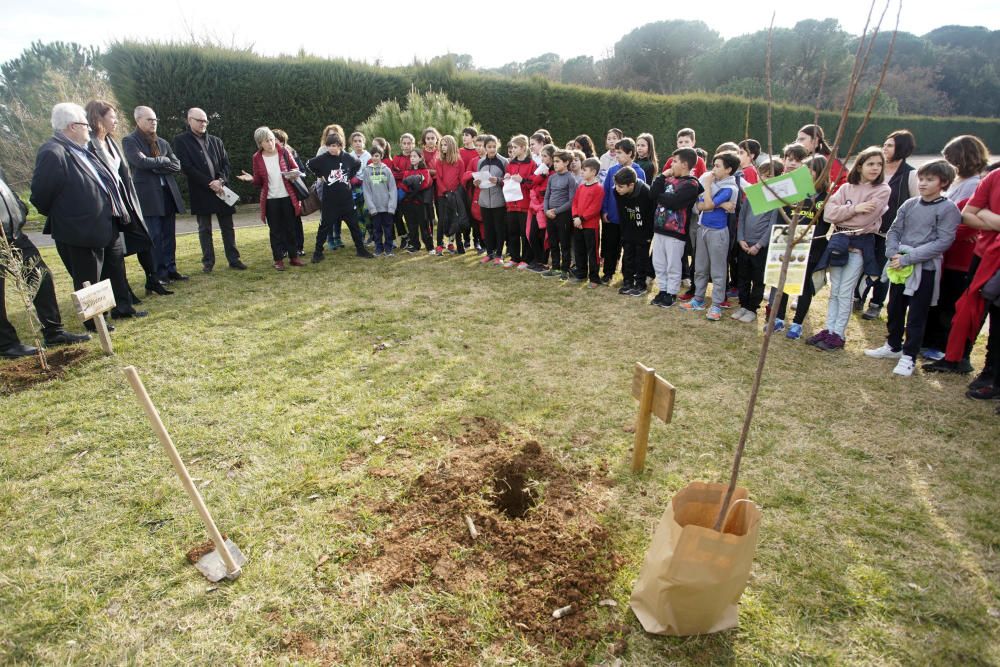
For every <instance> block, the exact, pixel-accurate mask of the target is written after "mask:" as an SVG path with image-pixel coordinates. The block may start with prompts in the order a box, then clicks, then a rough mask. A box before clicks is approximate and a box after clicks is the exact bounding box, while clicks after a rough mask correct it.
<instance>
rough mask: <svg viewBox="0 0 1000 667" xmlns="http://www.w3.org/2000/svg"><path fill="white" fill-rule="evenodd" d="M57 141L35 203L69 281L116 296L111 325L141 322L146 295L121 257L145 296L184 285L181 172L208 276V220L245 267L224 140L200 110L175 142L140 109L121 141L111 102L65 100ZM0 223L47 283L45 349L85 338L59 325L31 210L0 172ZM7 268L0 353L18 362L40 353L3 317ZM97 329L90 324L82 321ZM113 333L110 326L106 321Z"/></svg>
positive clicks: (39, 165) (235, 262) (42, 315)
mask: <svg viewBox="0 0 1000 667" xmlns="http://www.w3.org/2000/svg"><path fill="white" fill-rule="evenodd" d="M51 122H52V130H53V136H52V138H51V139H49V140H48V141H46V142H45V144H43V145H42V147H41V148H40V149H39V151H38V155H37V158H36V160H35V170H34V174H33V177H32V180H31V196H30V200H31V203H32V204H33V205H34V206H35V208H37V209H38V211H39V213H41V214H42V215H44V216H45V218H46V222H45V228H44V230H43V231H44V233H45V234H50V235H51V236H52V239H53V241H54V242H55V246H56V251H57V252H58V254H59V258H60V259H61V260H62V262H63V264H64V265H65V267H66V271H67V272H68V273H69V275H70V277H71V278H72V280H73V287H74V289H77V290H79V289H81V288H82V287H84V283H88V282H89V283H90V284H96V283H97V282H99V281H101V280H108V281H110V283H111V288H112V291H113V293H114V297H115V307H114V309H113V310H112V311H111V317H112V319H130V318H138V317H144V316H145V315H147V312H146V311H143V310H138V309H136V306H137V305H139V304H140V303H141V299H140V298H139V297H138V296H137V295H136V294H135V293H134V292H133V291H132V289H131V287H130V286H129V282H128V277H127V275H126V269H125V257H126V256H128V255H135V256H136V259H137V260H138V262H139V265H140V266H141V267H142V270H143V271H144V272H145V276H146V285H145V288H146V295H147V296H148V295H151V294H158V295H162V296H166V295H170V294H173V291H171V290H170V289H168V287H169V286H170V285H171V284H172V283H176V282H179V281H184V280H187V279H188V277H187V276H185V275H183V274H181V273H180V272H179V271H178V270H177V263H176V256H175V255H176V240H175V233H176V216H177V214H178V213H184V211H185V208H184V200H183V198H182V197H181V191H180V188H179V187H178V185H177V180H176V175H177V174H178V173H180V172H184V174H185V176H186V177H187V181H188V190H189V195H190V201H191V212H192V213H193V214H194V215H195V216H196V218H197V220H198V236H199V239H200V241H201V248H202V270H203V271H204V272H206V273H209V272H211V271H212V269H213V267H214V266H215V249H214V244H213V241H212V216H213V215H214V216H216V217H217V218H218V222H219V228H220V230H221V232H222V242H223V248H224V252H225V256H226V260H227V261H228V263H229V266H230V267H231V268H233V269H237V270H243V269H246V268H247V267H246V265H245V264H244V263H243V262H242V261H241V260H240V253H239V250H238V249H237V248H236V233H235V231H234V229H233V214H234V213H235V208H234V207H233V206H232V205H230V204H229V203H227V201H226V198H225V196H226V189H225V186H226V183H227V182H228V180H229V176H230V173H229V172H230V165H229V157H228V155H227V153H226V150H225V147H224V146H223V144H222V140H221V139H219V138H218V137H214V136H211V135H209V134H208V132H207V129H208V123H209V119H208V116H207V115H206V114H205V112H204V111H203V110H202V109H197V108H193V109H190V110H189V111H188V114H187V125H188V129H187V130H186V131H185V132H183V133H182V134H180V135H178V136H177V137H176V138H175V139H174V142H173V146H171V144H170V143H169V142H167V141H166V140H165V139H163V138H161V137H160V136H158V134H157V128H158V124H159V121H158V119H157V117H156V113H155V112H154V111H153V109H151V108H149V107H146V106H141V107H137V108H136V109H135V125H136V129H135V131H134V132H132V133H131V134H129V135H128V136H126V137H125V138H124V139H122V141H121V145H119V144H118V143H117V142H116V141H115V139H114V138H113V135H114V132H115V130H116V128H117V126H118V116H117V112H116V111H115V108H114V106H113V105H111V104H109V103H107V102H103V101H100V100H94V101H91V102H89V103H88V104H87V105H86V107H81V106H80V105H78V104H73V103H68V102H65V103H60V104H57V105H55V106H54V107H53V109H52V117H51ZM0 201H2V206H0V221H2V223H3V225H2V228H3V234H4V236H5V237H6V238H7V240H8V241H9V242H10V243H11V245H12V246H14V247H15V248H17V249H19V250H20V252H21V255H22V257H23V258H24V261H25V262H31V261H35V262H37V265H36V266H37V267H38V270H40V271H41V274H42V279H41V283H40V287H39V289H38V291H37V293H36V295H35V297H34V304H35V310H36V314H37V316H38V319H39V321H40V322H41V326H42V335H43V339H44V344H45V346H46V347H49V346H54V345H62V344H70V343H78V342H82V341H86V340H89V339H90V336H89V335H88V334H77V333H72V332H68V331H66V330H65V328H64V327H63V325H62V321H61V318H60V315H59V307H58V302H57V300H56V293H55V288H54V286H53V283H52V277H51V274H50V272H49V271H48V270H47V267H46V266H45V264H44V262H42V260H41V257H40V256H39V254H38V249H37V248H36V247H35V246H34V244H33V243H32V242H31V240H30V239H29V238H28V236H27V235H26V234H25V233H24V230H23V228H24V225H25V222H26V218H27V207H26V206H25V204H24V203H23V202H22V201H21V200H20V199H19V198H18V197H17V196H16V195H15V194H14V192H12V190H11V188H10V187H9V186H8V185H7V183H6V181H5V180H4V178H3V174H2V172H0ZM3 273H5V271H0V356H3V357H6V358H16V357H23V356H29V355H32V354H35V353H37V349H36V348H35V347H33V346H31V345H26V344H24V343H22V342H21V341H20V340H19V338H18V336H17V332H16V331H15V330H14V328H13V327H12V326H11V324H10V322H9V320H8V319H7V313H6V308H5V300H4V289H5V281H4V278H3V275H2V274H3ZM85 325H86V328H87V329H88V330H90V331H93V330H94V328H95V325H94V323H93V322H92V321H87V322H86V323H85ZM108 327H109V329H114V326H113V325H111V324H110V323H109V325H108Z"/></svg>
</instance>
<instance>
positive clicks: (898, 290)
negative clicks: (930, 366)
mask: <svg viewBox="0 0 1000 667" xmlns="http://www.w3.org/2000/svg"><path fill="white" fill-rule="evenodd" d="M917 179H918V183H919V186H918V189H919V191H920V196H919V197H913V198H912V199H907V200H906V201H905V202H903V205H902V206H900V207H899V210H898V211H897V212H896V219H895V221H893V223H892V227H890V228H889V231H888V232H886V235H885V256H886V258H887V259H888V260H889V263H888V264H887V265H886V267H887V268H886V269H885V270H884V273H883V280H886V279H887V278H886V274H887V273H888V269H889V268H892V269H896V270H902V269H906V267H909V266H912V267H913V272H912V273H911V274H910V275H909V277H907V278H906V279H905V281H904V282H902V283H897V282H892V283H891V284H890V285H889V309H888V310H889V313H888V314H889V322H888V324H887V328H888V336H886V340H885V344H884V345H883V346H882V347H880V348H876V349H874V350H865V355H866V356H869V357H875V358H896V359H899V363H897V365H896V368H894V369H893V373H895V374H896V375H903V376H909V375H911V374H912V373H913V367H914V360H915V359H916V358H917V354H918V353H919V352H920V345H921V343H922V342H923V338H924V328H925V327H926V325H927V313H928V311H929V310H930V308H931V306H933V305H935V304H936V303H937V297H938V290H939V287H940V280H941V266H942V257H943V256H944V253H945V251H947V250H948V248H950V247H951V244H952V242H954V240H955V230H956V229H957V228H958V225H959V223H960V222H961V221H962V214H961V212H959V210H958V207H957V206H955V203H954V202H952V201H951V200H950V199H948V198H947V197H944V196H942V194H941V192H942V191H943V190H946V189H947V188H948V186H949V185H950V184H951V182H952V181H953V180H954V179H955V170H954V168H953V167H952V166H951V165H949V164H948V163H947V162H945V161H944V160H935V161H934V162H928V163H927V164H925V165H923V166H922V167H920V169H918V170H917ZM904 334H905V337H906V340H905V341H904V340H903V337H904Z"/></svg>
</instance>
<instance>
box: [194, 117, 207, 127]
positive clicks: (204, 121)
mask: <svg viewBox="0 0 1000 667" xmlns="http://www.w3.org/2000/svg"><path fill="white" fill-rule="evenodd" d="M191 120H193V121H194V122H196V123H204V124H205V125H208V119H207V118H192V119H191Z"/></svg>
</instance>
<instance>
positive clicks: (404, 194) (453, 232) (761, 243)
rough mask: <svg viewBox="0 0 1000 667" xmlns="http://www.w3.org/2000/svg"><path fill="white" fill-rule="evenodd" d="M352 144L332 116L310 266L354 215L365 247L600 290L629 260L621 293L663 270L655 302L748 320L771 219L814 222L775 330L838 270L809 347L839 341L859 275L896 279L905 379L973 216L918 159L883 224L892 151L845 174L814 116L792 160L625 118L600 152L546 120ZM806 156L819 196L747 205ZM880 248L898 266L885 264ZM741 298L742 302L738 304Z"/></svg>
mask: <svg viewBox="0 0 1000 667" xmlns="http://www.w3.org/2000/svg"><path fill="white" fill-rule="evenodd" d="M349 142H350V148H349V149H348V148H347V147H346V146H345V143H346V142H345V140H344V134H343V131H342V129H341V128H340V127H339V126H336V125H331V126H328V127H327V128H326V129H324V133H323V145H322V146H321V147H320V150H319V152H318V154H317V157H315V158H313V159H312V160H310V161H309V162H308V167H309V169H310V171H312V172H313V173H315V174H317V176H318V183H320V184H321V192H320V194H321V198H322V219H321V224H320V229H319V231H318V234H317V240H316V249H315V251H314V254H313V261H314V262H316V261H320V260H321V259H322V258H323V242H324V241H326V242H327V244H328V247H331V248H338V247H340V246H342V243H340V227H341V222H342V221H343V222H347V225H348V228H349V229H350V232H351V235H352V238H353V240H354V244H355V248H356V251H357V253H358V255H359V256H362V257H377V256H392V255H393V254H394V253H395V252H396V251H397V245H396V239H399V240H400V241H399V242H400V244H401V248H402V249H403V250H405V251H407V252H410V253H416V252H420V251H421V244H423V246H424V249H425V250H426V251H427V252H428V253H430V254H432V255H445V254H464V253H465V252H466V251H467V250H470V251H471V250H473V249H474V250H475V252H477V253H479V254H481V255H482V258H481V259H480V262H481V263H482V264H484V265H494V266H500V267H507V268H516V269H521V270H526V271H532V272H535V273H539V274H541V275H542V276H543V277H550V278H551V277H555V278H559V279H561V280H568V281H573V282H579V283H586V286H587V288H590V289H596V288H598V287H600V286H601V285H602V284H608V283H610V282H611V281H612V279H613V277H614V275H615V274H616V272H617V270H618V261H619V258H620V259H621V273H622V284H621V288H620V289H619V290H618V293H619V294H622V295H627V296H642V295H645V294H646V293H647V292H648V291H649V289H650V285H649V281H651V280H654V279H655V281H656V283H657V287H658V293H657V294H656V295H655V297H654V298H653V299H652V301H651V304H652V305H655V306H659V307H662V308H669V307H671V306H673V305H674V304H676V303H679V304H680V307H681V308H682V309H684V310H686V311H691V312H698V311H705V315H706V317H707V318H708V319H709V320H712V321H718V320H720V319H722V316H723V312H724V311H725V310H726V309H731V310H732V312H731V318H732V319H734V320H736V321H738V322H742V323H753V322H755V321H756V320H757V317H758V311H759V310H760V308H761V305H762V304H763V302H764V297H765V284H764V275H765V266H766V258H767V247H768V244H769V242H770V239H771V235H772V228H773V226H774V225H775V224H781V223H783V222H784V221H785V219H786V218H789V217H791V216H797V218H798V220H799V224H800V226H809V225H811V226H812V227H813V231H814V240H813V242H812V244H811V246H810V250H809V254H808V264H807V275H808V277H807V279H806V281H805V284H804V285H803V290H802V294H801V295H800V296H799V297H798V299H797V308H796V316H795V320H794V322H791V323H789V325H788V327H787V328H786V326H785V315H786V310H787V307H788V298H787V295H780V296H776V295H774V294H773V290H772V294H771V295H770V299H769V303H768V304H767V305H766V306H765V308H770V307H775V308H778V313H777V319H776V324H775V329H776V330H778V331H785V335H786V337H787V338H790V339H797V338H799V337H801V335H802V322H803V320H804V317H805V315H806V313H807V312H808V309H809V306H810V302H811V299H812V296H813V295H815V293H816V289H818V288H819V287H821V286H822V283H823V282H825V281H826V280H828V281H829V284H830V297H829V304H828V310H827V315H826V322H825V326H824V327H823V328H822V329H821V330H820V331H819V332H817V333H816V334H815V335H813V336H812V337H810V338H809V339H808V340H807V341H806V342H807V343H808V344H810V345H814V346H815V347H817V348H818V349H821V350H836V349H840V348H843V347H844V344H845V330H846V325H847V322H848V320H849V317H850V314H851V311H852V308H853V307H854V305H855V290H856V288H858V286H859V283H861V282H862V281H863V280H868V281H872V282H877V281H888V282H889V283H890V288H889V307H888V317H889V322H888V336H887V339H886V343H885V344H884V345H883V346H881V347H880V348H877V349H874V350H868V351H867V352H866V354H867V355H868V356H870V357H877V358H893V359H897V364H896V367H895V369H894V372H895V373H896V374H898V375H910V374H911V373H912V372H913V368H914V365H915V360H916V358H917V355H918V353H919V350H920V346H921V342H922V338H923V329H924V326H925V323H926V319H927V312H928V310H929V308H930V307H931V304H932V303H933V302H934V301H935V296H936V292H937V289H938V285H939V282H940V276H941V257H942V255H943V254H944V253H945V251H947V250H948V249H949V247H950V246H951V245H952V242H953V240H954V238H955V234H956V229H957V228H958V227H959V223H960V222H961V220H962V215H961V213H960V212H959V209H958V207H957V206H956V204H955V202H954V201H952V200H951V199H949V198H948V197H946V196H944V194H943V193H945V192H946V191H947V190H948V188H949V186H950V185H951V183H952V182H953V181H954V180H955V170H954V168H953V167H952V166H951V165H950V164H949V163H948V162H947V161H946V160H936V161H933V162H930V163H928V164H926V165H924V166H922V167H921V168H920V169H919V170H917V178H918V181H919V194H917V195H916V196H913V197H912V198H909V199H907V200H905V201H901V202H897V204H896V205H897V207H898V213H897V214H896V216H895V221H894V222H893V223H892V224H891V225H890V226H888V229H887V231H886V229H885V228H883V227H882V218H883V216H884V215H885V214H886V211H887V208H888V201H889V198H890V188H889V186H888V185H887V184H886V183H885V182H884V180H885V167H886V157H885V155H884V154H883V149H882V148H880V147H871V148H868V149H865V150H863V151H861V153H860V154H859V155H858V156H857V159H856V160H855V162H854V163H853V166H852V167H851V168H850V169H847V167H846V166H845V165H844V164H843V163H842V162H840V161H839V160H837V159H836V158H835V157H833V156H831V155H830V149H829V147H828V146H827V145H826V142H825V140H824V136H823V131H822V128H820V127H819V126H816V125H807V126H805V127H803V128H802V129H801V130H800V132H799V133H798V136H797V138H796V141H795V142H793V143H792V144H789V145H788V146H786V147H785V148H784V150H783V151H782V154H781V156H780V157H779V156H772V157H768V156H765V159H763V160H762V159H761V146H760V144H759V142H757V141H755V140H753V139H746V140H744V141H742V142H739V143H738V144H737V143H728V142H727V143H724V144H722V145H720V146H719V147H718V148H717V149H716V151H715V152H714V154H713V155H712V156H711V158H710V161H709V160H708V159H707V158H708V155H707V154H705V153H704V152H703V151H700V149H697V148H696V147H695V133H694V130H691V129H689V128H685V129H682V130H680V131H679V132H678V133H677V147H676V149H675V150H674V151H673V152H672V153H671V155H670V157H669V158H668V159H667V160H666V162H665V163H664V164H663V167H662V168H660V167H659V163H658V159H657V155H656V148H655V141H654V138H653V137H652V135H650V134H641V135H639V137H638V139H635V140H633V139H631V138H629V137H626V136H625V135H624V133H623V132H621V131H620V130H618V129H615V128H613V129H611V130H609V131H608V133H607V135H606V147H607V151H606V152H605V153H604V154H603V155H600V156H597V155H596V154H595V150H594V143H593V141H592V140H591V139H590V138H589V137H588V136H586V135H580V136H578V137H576V138H574V139H573V140H572V141H570V142H568V143H567V144H566V145H565V148H557V147H556V146H555V145H554V142H553V140H552V137H551V136H550V134H549V133H548V132H547V131H546V130H538V131H536V132H535V133H534V134H532V135H531V136H530V137H529V136H527V135H523V134H519V135H516V136H514V137H512V138H511V139H510V141H509V142H508V143H507V146H506V148H507V151H506V155H501V154H500V141H499V140H498V139H497V137H496V136H494V135H490V134H481V133H479V132H478V131H477V130H476V129H474V128H471V127H470V128H465V129H464V130H463V132H462V135H461V146H459V141H458V140H456V138H455V137H453V136H451V135H445V136H441V135H440V133H438V131H437V130H436V129H434V128H427V129H426V130H425V131H424V132H423V133H422V135H421V137H420V140H419V147H418V141H417V139H416V137H414V136H413V135H411V134H404V135H402V136H401V137H400V139H399V152H398V153H397V154H396V155H392V153H391V146H390V144H389V143H388V141H386V140H385V139H384V138H375V139H374V140H373V141H372V142H371V146H370V147H367V148H366V138H365V137H364V135H362V134H361V133H359V132H355V133H354V134H352V135H351V136H350V138H349ZM802 166H805V167H807V168H808V169H809V170H810V172H811V176H812V179H813V181H814V184H815V186H816V193H815V194H813V195H811V196H810V197H809V198H808V199H806V201H804V202H801V203H799V204H796V205H794V206H789V207H786V208H785V209H778V210H772V211H768V212H763V213H759V214H758V213H755V212H754V211H753V210H752V208H751V206H750V205H749V203H748V201H747V199H746V195H745V193H744V188H745V187H746V186H748V185H752V184H755V183H757V182H759V180H760V179H762V178H770V177H773V176H777V175H779V174H781V173H783V172H787V171H792V170H795V169H797V168H799V167H802ZM911 194H912V193H911ZM359 213H360V216H359ZM435 221H436V225H435ZM435 228H436V238H435V237H434V231H435ZM880 235H882V237H884V243H883V242H882V238H879V237H880ZM365 236H367V237H368V241H369V242H373V243H374V251H375V252H374V254H372V253H370V252H368V250H367V249H366V247H365V244H366V240H365ZM876 238H878V243H876ZM883 246H884V254H885V260H887V261H885V260H883V261H881V262H880V261H879V258H878V256H877V251H878V252H883ZM883 264H885V268H884V270H883V268H882V266H883ZM685 281H687V282H688V289H687V290H686V291H682V285H683V283H684V282H685ZM710 283H711V285H712V289H711V292H710V293H709V291H708V286H709V284H710ZM709 294H710V295H711V302H710V304H709V300H708V295H709ZM730 299H738V307H735V308H734V305H737V304H734V303H732V302H731V301H730ZM793 307H795V306H793Z"/></svg>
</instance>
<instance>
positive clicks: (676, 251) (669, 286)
mask: <svg viewBox="0 0 1000 667" xmlns="http://www.w3.org/2000/svg"><path fill="white" fill-rule="evenodd" d="M652 256H653V270H654V271H656V286H657V287H659V288H660V291H661V292H666V293H667V294H673V295H674V296H677V293H678V292H679V291H680V289H681V269H682V262H683V261H684V241H681V240H680V239H675V238H674V237H672V236H667V235H666V234H653V250H652Z"/></svg>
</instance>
